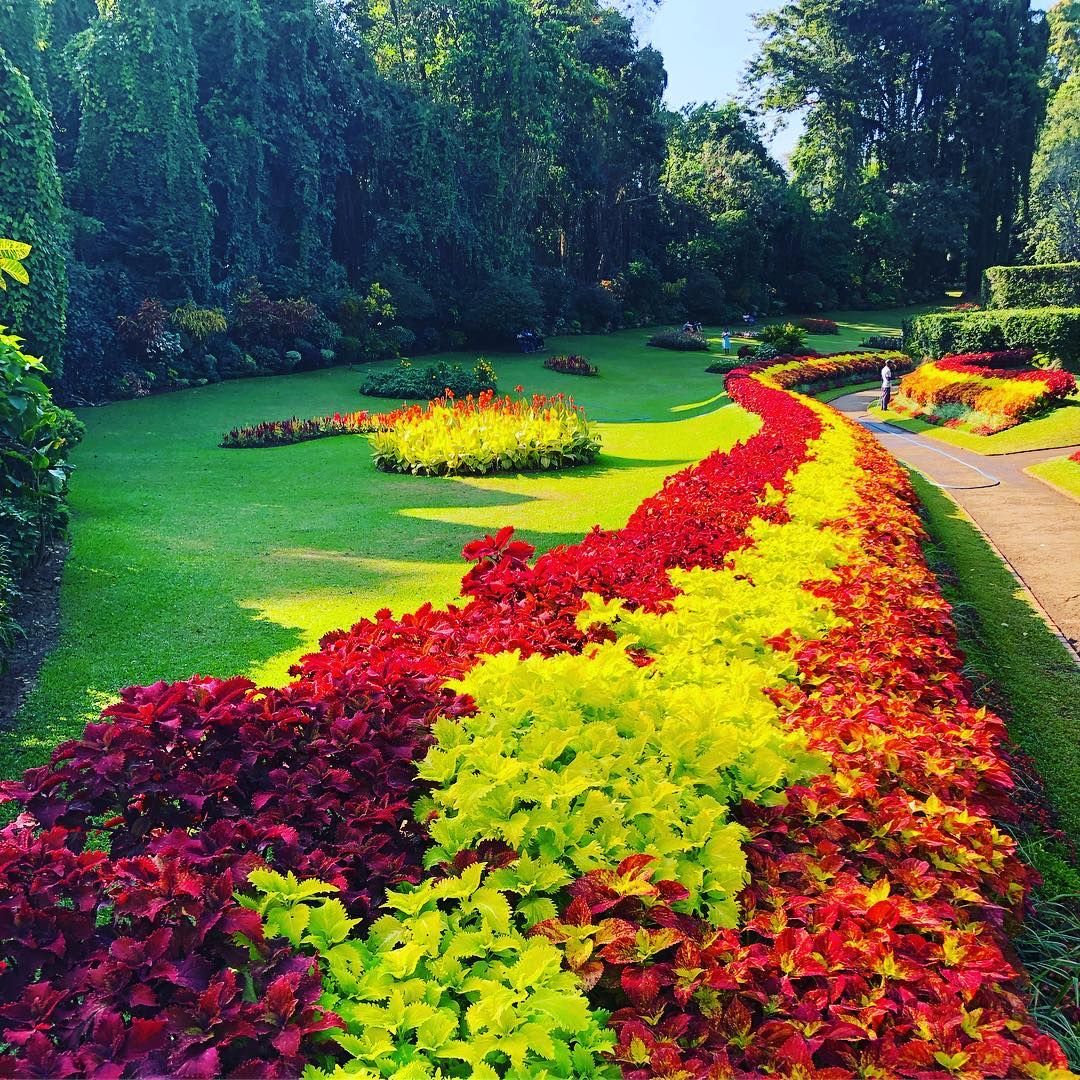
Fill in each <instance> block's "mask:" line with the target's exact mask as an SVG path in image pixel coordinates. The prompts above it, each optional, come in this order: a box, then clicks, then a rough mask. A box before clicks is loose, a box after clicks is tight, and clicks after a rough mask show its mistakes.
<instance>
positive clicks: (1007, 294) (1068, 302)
mask: <svg viewBox="0 0 1080 1080" xmlns="http://www.w3.org/2000/svg"><path fill="white" fill-rule="evenodd" d="M983 297H984V300H985V303H986V306H987V307H988V308H1037V307H1080V262H1072V263H1046V264H1038V265H1035V266H991V267H990V268H989V269H988V270H987V271H986V277H985V278H984V280H983Z"/></svg>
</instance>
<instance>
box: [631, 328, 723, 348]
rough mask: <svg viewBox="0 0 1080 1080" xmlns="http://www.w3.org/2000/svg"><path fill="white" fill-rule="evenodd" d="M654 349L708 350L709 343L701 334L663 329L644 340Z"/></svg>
mask: <svg viewBox="0 0 1080 1080" xmlns="http://www.w3.org/2000/svg"><path fill="white" fill-rule="evenodd" d="M646 344H647V345H652V346H653V348H655V349H673V350H674V351H675V352H708V350H709V343H708V342H707V341H706V340H705V338H704V337H702V335H701V334H686V333H683V331H682V330H663V331H661V332H660V333H659V334H653V336H652V337H651V338H649V340H648V341H647V342H646Z"/></svg>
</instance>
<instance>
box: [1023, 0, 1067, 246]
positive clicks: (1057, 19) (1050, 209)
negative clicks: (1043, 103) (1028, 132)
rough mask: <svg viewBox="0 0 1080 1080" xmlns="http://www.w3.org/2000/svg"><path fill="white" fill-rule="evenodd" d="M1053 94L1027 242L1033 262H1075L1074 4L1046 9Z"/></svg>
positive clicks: (1036, 165)
mask: <svg viewBox="0 0 1080 1080" xmlns="http://www.w3.org/2000/svg"><path fill="white" fill-rule="evenodd" d="M1048 22H1049V26H1050V63H1049V68H1050V81H1051V85H1052V86H1053V87H1056V88H1055V89H1054V90H1053V96H1052V97H1051V99H1050V105H1049V107H1048V108H1047V111H1046V120H1045V122H1044V124H1043V127H1042V131H1041V132H1040V134H1039V145H1038V150H1037V151H1036V154H1035V161H1034V164H1033V165H1032V170H1031V189H1032V191H1031V208H1030V216H1029V224H1028V229H1027V241H1028V245H1029V250H1030V252H1031V254H1032V255H1033V256H1034V257H1035V259H1036V260H1038V261H1039V262H1069V261H1073V260H1080V2H1077V0H1062V2H1061V3H1059V4H1057V5H1055V7H1053V8H1052V9H1051V11H1050V14H1049V17H1048Z"/></svg>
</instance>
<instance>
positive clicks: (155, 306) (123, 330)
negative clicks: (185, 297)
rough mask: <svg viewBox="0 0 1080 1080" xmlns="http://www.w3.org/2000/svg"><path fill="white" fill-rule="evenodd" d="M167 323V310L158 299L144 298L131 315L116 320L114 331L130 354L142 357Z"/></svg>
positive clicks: (157, 338)
mask: <svg viewBox="0 0 1080 1080" xmlns="http://www.w3.org/2000/svg"><path fill="white" fill-rule="evenodd" d="M168 325H169V312H168V309H167V308H166V307H165V305H164V304H163V303H162V302H161V301H160V300H144V301H143V302H142V303H141V304H140V305H139V307H138V309H137V310H136V311H135V312H134V313H133V314H131V315H121V316H120V317H119V318H118V319H117V320H116V332H117V336H118V337H119V338H120V340H121V341H122V342H123V343H124V344H125V345H127V347H128V348H129V349H130V350H131V352H132V354H133V355H135V356H138V357H140V358H142V357H143V356H145V354H146V351H147V350H148V349H149V348H150V347H151V346H152V345H153V344H154V343H155V342H156V341H158V340H159V339H160V338H161V336H162V334H164V333H165V328H166V327H167V326H168Z"/></svg>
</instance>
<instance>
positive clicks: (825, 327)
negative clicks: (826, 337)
mask: <svg viewBox="0 0 1080 1080" xmlns="http://www.w3.org/2000/svg"><path fill="white" fill-rule="evenodd" d="M795 325H796V326H798V327H801V328H802V329H803V330H805V331H806V332H807V333H808V334H839V333H840V327H839V325H838V324H837V323H835V322H833V320H832V319H800V320H799V321H798V322H797V323H796V324H795Z"/></svg>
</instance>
